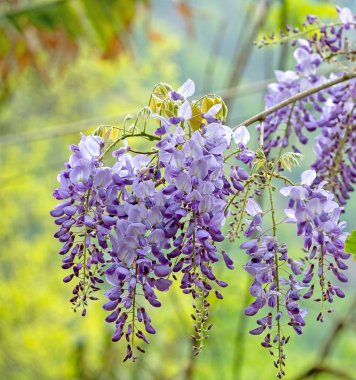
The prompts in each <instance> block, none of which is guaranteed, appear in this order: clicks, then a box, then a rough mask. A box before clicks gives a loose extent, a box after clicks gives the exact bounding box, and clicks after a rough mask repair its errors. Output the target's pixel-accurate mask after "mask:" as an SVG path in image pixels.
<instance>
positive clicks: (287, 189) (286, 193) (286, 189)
mask: <svg viewBox="0 0 356 380" xmlns="http://www.w3.org/2000/svg"><path fill="white" fill-rule="evenodd" d="M292 189H293V186H286V187H282V188H281V190H279V192H280V193H281V194H282V195H284V196H285V197H288V196H289V194H290V192H291V190H292Z"/></svg>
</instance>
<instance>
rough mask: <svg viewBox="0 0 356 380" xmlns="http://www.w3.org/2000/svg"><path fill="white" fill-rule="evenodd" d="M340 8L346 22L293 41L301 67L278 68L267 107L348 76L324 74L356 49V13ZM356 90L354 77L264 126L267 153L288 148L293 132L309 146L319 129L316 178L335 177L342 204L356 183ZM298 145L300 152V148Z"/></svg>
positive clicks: (279, 113)
mask: <svg viewBox="0 0 356 380" xmlns="http://www.w3.org/2000/svg"><path fill="white" fill-rule="evenodd" d="M338 12H339V17H340V20H341V25H338V26H330V27H329V26H320V33H318V34H317V33H315V34H314V35H313V36H312V37H311V38H309V39H298V40H297V41H294V42H293V44H296V45H297V46H296V49H295V51H294V58H295V60H296V65H295V71H291V70H288V71H276V72H275V74H276V78H277V83H272V84H270V85H269V86H268V93H267V95H266V98H265V105H266V108H270V107H272V106H274V105H275V104H277V103H279V102H281V101H283V100H285V99H287V98H290V97H292V96H294V95H296V94H298V93H300V92H301V91H304V90H307V89H309V88H312V87H315V86H317V85H322V84H324V83H326V82H327V81H329V80H333V79H335V78H337V77H339V76H342V75H343V74H345V71H344V70H341V71H340V72H339V73H335V74H334V73H333V74H331V75H330V76H329V77H326V76H325V75H322V74H320V73H319V72H318V69H319V67H320V66H321V65H322V64H323V63H325V62H326V63H328V62H330V61H331V62H332V63H333V62H334V61H333V59H336V58H338V57H342V58H343V63H346V62H347V60H350V59H351V58H350V57H351V55H352V53H351V51H352V47H351V45H350V41H349V40H348V38H347V33H348V32H349V31H350V29H353V28H354V27H355V22H354V17H353V16H352V13H351V11H350V10H349V9H347V8H343V9H339V8H338ZM308 23H309V24H315V23H316V17H311V16H309V17H308ZM355 94H356V80H355V79H350V80H349V81H347V82H345V83H341V84H338V85H336V86H333V87H330V88H328V89H326V90H323V91H320V92H318V93H317V94H313V95H310V96H308V97H305V98H303V99H302V100H299V101H296V102H295V103H292V104H290V105H289V106H286V107H284V108H281V109H280V110H278V111H277V112H276V113H273V114H271V115H269V116H268V117H267V118H266V120H265V126H264V140H265V141H264V150H265V153H266V154H267V155H268V154H269V153H270V151H271V149H273V148H276V147H283V148H286V147H287V146H288V145H289V140H290V136H291V135H292V133H295V135H296V136H297V137H298V139H299V141H300V143H302V144H306V143H307V142H308V137H307V134H308V133H309V132H314V131H318V132H319V136H318V137H317V138H316V140H315V148H314V151H315V156H316V159H315V162H314V164H313V166H312V167H313V169H315V170H316V171H317V179H316V181H317V182H318V183H320V182H322V181H325V180H329V179H330V181H331V182H330V188H331V189H332V190H333V192H334V193H335V195H336V196H337V199H338V200H339V202H340V203H341V204H345V203H346V200H347V199H348V198H349V195H348V193H349V192H350V191H353V184H354V183H355V182H356V172H355V169H354V166H355V161H356V156H355V152H354V150H353V149H351V147H352V144H354V142H355V131H354V130H353V129H354V128H352V126H353V125H354V124H355V118H356V110H355V107H354V102H355ZM281 129H282V130H283V131H282V132H280V130H281ZM294 149H295V150H296V151H297V152H299V150H298V148H296V147H294Z"/></svg>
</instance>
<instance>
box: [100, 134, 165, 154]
mask: <svg viewBox="0 0 356 380" xmlns="http://www.w3.org/2000/svg"><path fill="white" fill-rule="evenodd" d="M130 137H143V138H146V139H147V140H150V141H154V140H156V141H159V140H160V138H159V137H158V136H154V135H151V134H149V133H146V132H140V133H130V134H124V135H123V136H121V137H119V138H118V139H116V140H115V141H114V142H113V143H111V144H110V145H109V146H108V147H107V148H106V149H105V150H104V152H103V153H102V154H101V156H100V157H99V160H100V161H101V160H102V159H103V158H104V156H105V155H106V153H108V152H109V151H110V150H111V149H112V148H113V147H114V146H115V145H116V144H118V143H119V142H120V141H123V140H125V139H127V138H130Z"/></svg>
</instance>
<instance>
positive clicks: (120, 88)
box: [0, 0, 356, 380]
mask: <svg viewBox="0 0 356 380" xmlns="http://www.w3.org/2000/svg"><path fill="white" fill-rule="evenodd" d="M338 4H339V5H341V6H346V5H347V6H350V7H351V8H352V7H353V11H355V2H354V1H342V0H340V1H338ZM307 13H313V14H316V15H318V16H320V17H321V18H323V19H325V20H329V19H331V20H332V19H336V18H337V14H336V11H335V3H334V2H332V1H329V2H328V1H311V0H309V1H306V0H285V1H283V0H274V1H264V0H263V1H253V0H251V1H248V0H220V1H213V0H205V1H198V0H196V1H185V2H184V1H170V0H152V1H130V0H126V1H125V0H102V1H95V0H72V1H69V0H62V1H29V0H28V1H25V0H13V1H1V2H0V73H1V80H0V85H1V90H0V164H1V166H0V167H1V172H0V210H1V218H0V252H1V253H0V379H4V380H8V379H9V380H32V379H36V380H42V379H45V380H46V379H54V380H55V379H83V380H89V379H90V380H92V379H100V380H106V379H120V380H126V379H127V380H131V379H132V380H134V379H137V380H141V379H142V380H146V379H147V380H148V379H152V380H153V379H155V380H165V379H167V380H168V379H179V380H180V379H182V380H183V379H188V380H189V379H194V380H198V379H206V380H215V379H217V380H218V379H239V380H240V379H242V380H250V379H256V380H259V379H261V380H264V379H273V378H274V375H275V369H274V367H273V363H272V360H271V358H270V357H269V355H268V352H266V351H265V350H263V349H262V347H261V346H260V338H259V337H252V336H249V335H248V330H249V329H250V328H252V326H253V325H254V318H250V319H251V320H247V319H246V318H245V317H244V316H243V315H242V309H243V307H245V306H246V305H247V303H248V297H246V293H247V289H248V282H249V281H250V278H248V276H247V275H245V273H244V271H243V270H241V266H242V265H243V264H244V262H245V261H246V257H244V254H243V253H242V252H241V251H240V250H239V248H238V244H235V245H229V244H228V243H224V245H225V248H226V250H228V251H229V252H230V253H231V256H232V257H233V258H234V260H235V262H236V263H237V265H236V269H235V270H234V271H228V270H226V269H225V268H223V267H221V268H219V269H218V271H220V277H221V278H222V279H224V280H226V281H227V282H229V284H230V285H229V287H228V288H226V289H225V290H224V300H223V301H219V302H216V301H214V302H213V305H212V310H211V319H212V322H213V324H214V327H213V329H212V331H211V334H210V335H211V336H210V338H209V340H208V341H207V343H206V347H205V349H204V350H203V352H202V353H201V354H200V355H199V356H198V357H197V358H195V359H193V358H192V356H191V347H190V346H191V342H190V334H191V329H192V328H191V318H190V314H191V300H190V299H189V297H187V296H183V295H182V294H180V292H179V289H174V290H173V291H172V292H169V293H168V294H162V295H161V298H162V302H163V308H160V309H158V310H152V319H153V320H154V325H155V327H156V330H157V334H156V335H155V336H153V337H152V338H151V345H150V346H149V347H148V349H147V351H148V352H147V354H146V355H143V356H141V357H140V358H139V360H138V361H137V363H135V364H132V363H125V364H123V363H122V357H123V347H122V345H120V344H113V343H112V342H111V333H112V331H111V329H110V327H111V326H108V325H107V324H106V323H105V322H104V317H105V316H104V312H103V311H102V310H101V304H100V302H101V301H99V302H97V303H92V304H91V307H90V308H89V310H88V313H87V316H86V317H85V318H82V317H81V316H80V315H79V314H74V313H73V312H72V310H71V308H70V303H69V301H68V299H69V298H70V292H71V288H70V286H66V285H65V284H63V282H62V278H63V276H64V273H63V270H62V269H61V268H60V266H61V258H60V256H59V255H58V254H57V251H58V250H59V244H58V243H57V241H56V240H55V239H54V238H53V237H52V236H53V234H54V232H55V231H56V228H55V225H54V223H53V220H52V218H51V217H50V216H49V210H50V209H52V208H53V207H54V205H55V201H54V200H53V199H52V191H53V189H54V188H55V187H56V186H57V182H56V176H57V173H58V172H59V171H60V170H61V169H62V168H63V162H64V161H66V160H67V158H68V156H69V151H68V149H67V147H68V145H70V144H71V143H77V142H78V140H79V138H80V136H79V132H80V131H85V132H89V133H90V132H92V131H93V130H94V129H95V128H96V127H97V126H98V125H107V124H120V123H121V122H122V119H123V117H124V115H125V114H127V113H129V112H132V111H135V110H138V109H140V108H141V107H143V106H144V105H146V104H147V101H148V98H149V95H150V91H151V89H152V88H153V86H154V85H155V84H156V83H158V82H161V81H163V82H167V83H170V84H172V85H174V86H179V85H180V84H181V83H182V82H184V81H185V80H186V79H187V78H188V77H190V78H192V79H193V80H194V81H195V83H196V88H197V94H202V93H206V92H209V93H217V94H220V95H222V96H223V97H224V99H225V100H226V101H227V103H228V105H229V109H230V111H229V125H230V126H233V125H234V124H236V123H237V122H238V121H241V120H244V119H245V118H246V117H248V116H250V115H253V114H254V113H255V112H257V111H259V110H261V109H262V107H263V96H264V91H265V90H264V89H265V87H266V83H268V82H270V81H272V80H273V71H274V70H275V69H286V68H288V67H290V68H292V67H293V59H292V55H291V51H290V49H288V48H287V47H282V48H281V47H279V46H277V47H267V48H264V49H260V50H259V49H257V48H255V47H253V45H252V43H251V42H252V41H254V40H256V39H258V38H259V37H261V36H262V34H263V33H270V32H272V31H276V30H278V29H279V28H280V27H281V26H282V25H285V24H286V23H289V24H292V25H299V26H300V25H301V23H302V21H303V19H304V17H305V15H306V14H307ZM304 153H305V159H304V161H303V166H304V167H307V166H308V164H309V163H310V162H311V161H312V159H313V156H312V150H311V146H309V148H308V149H307V150H306V151H305V152H304ZM296 178H297V177H296ZM355 200H356V198H355V196H353V198H352V199H351V200H350V203H349V206H348V209H347V212H346V214H345V219H346V220H348V222H349V230H351V229H353V228H356V222H355V212H356V205H355ZM281 209H282V207H281ZM280 217H281V215H280ZM280 236H281V240H287V241H288V243H289V249H290V251H291V252H293V254H294V255H295V256H296V257H298V255H299V256H300V255H301V254H302V251H301V249H300V246H301V245H300V241H299V240H298V239H296V238H295V237H294V227H293V226H282V229H281V231H280ZM355 270H356V265H355V264H354V263H351V265H350V275H351V277H352V281H351V282H350V283H349V284H348V285H347V286H346V293H347V298H346V300H344V301H342V302H337V303H335V309H336V312H335V313H333V314H331V315H330V316H328V317H327V318H326V321H325V323H324V324H323V325H322V326H320V325H317V323H316V322H315V318H316V315H317V313H318V309H317V307H315V306H313V305H312V306H311V309H310V315H309V316H308V318H307V322H308V326H307V327H306V329H305V333H304V335H302V336H300V337H297V336H294V335H292V339H291V341H290V343H289V344H288V347H287V348H286V352H287V377H286V379H298V378H299V379H304V378H307V377H305V376H304V375H303V373H307V372H308V370H309V369H310V368H312V367H313V366H315V364H316V363H318V361H320V360H321V358H322V357H323V354H322V352H323V350H324V351H325V350H327V349H328V348H329V349H330V350H329V351H327V352H325V360H323V361H322V362H321V363H319V364H318V367H319V368H320V369H323V368H324V367H325V368H326V367H330V368H331V370H330V371H334V373H327V372H328V371H326V372H325V371H321V372H320V373H319V374H315V376H314V377H313V378H315V379H316V378H317V379H326V380H327V379H338V378H340V379H354V378H356V377H355V376H356V375H355V374H356V360H355V358H356V343H355V342H356V318H355V319H352V307H351V309H350V305H352V302H353V298H355V285H356V276H355V274H354V273H355ZM309 306H310V305H309ZM355 314H356V313H355ZM346 317H347V318H348V320H347V321H346V319H345V318H346ZM340 321H341V322H340ZM338 326H342V328H338ZM335 329H336V331H338V332H339V333H337V334H336V335H335V337H333V331H335ZM328 339H330V342H331V344H330V345H328V344H325V342H327V341H328ZM325 368H324V369H325ZM326 369H328V368H326ZM330 371H329V372H330Z"/></svg>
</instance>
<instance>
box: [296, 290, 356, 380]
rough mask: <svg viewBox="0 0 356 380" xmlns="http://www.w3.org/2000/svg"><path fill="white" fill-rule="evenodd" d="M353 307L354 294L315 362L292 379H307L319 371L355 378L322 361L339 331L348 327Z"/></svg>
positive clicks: (355, 307) (343, 377)
mask: <svg viewBox="0 0 356 380" xmlns="http://www.w3.org/2000/svg"><path fill="white" fill-rule="evenodd" d="M355 309H356V296H355V297H354V298H353V300H352V302H351V304H350V307H349V308H348V310H346V312H345V313H344V316H343V317H342V318H340V319H339V320H338V321H337V322H336V324H335V326H334V329H333V330H332V332H331V333H330V335H329V336H328V338H327V339H326V341H325V343H324V345H323V347H322V349H321V351H320V353H319V354H318V360H317V362H316V363H315V364H314V365H312V366H311V367H310V368H309V369H307V370H306V371H305V372H303V373H302V374H300V375H299V376H297V377H295V378H294V380H303V379H307V378H309V377H311V376H314V375H317V374H319V373H330V374H333V375H335V376H337V377H338V378H340V379H346V380H356V379H355V377H351V376H350V375H349V374H348V373H346V372H344V371H342V370H340V369H338V368H331V367H328V366H325V365H324V361H325V359H326V358H327V357H328V356H329V355H330V353H331V349H332V348H333V345H334V344H335V341H336V339H337V338H338V336H339V335H340V333H341V332H342V331H343V330H344V329H345V328H346V327H348V326H349V325H350V323H351V322H352V320H353V312H354V310H355Z"/></svg>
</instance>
